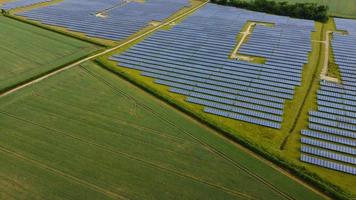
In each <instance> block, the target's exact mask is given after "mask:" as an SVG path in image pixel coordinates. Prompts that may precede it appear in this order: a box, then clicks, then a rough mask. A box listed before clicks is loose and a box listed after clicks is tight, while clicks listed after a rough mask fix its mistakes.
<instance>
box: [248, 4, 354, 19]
mask: <svg viewBox="0 0 356 200" xmlns="http://www.w3.org/2000/svg"><path fill="white" fill-rule="evenodd" d="M246 1H253V0H246ZM273 1H276V2H282V1H286V0H273ZM288 2H289V3H316V4H318V5H325V6H328V7H329V14H330V15H332V16H337V17H346V18H356V1H355V0H340V1H338V0H288Z"/></svg>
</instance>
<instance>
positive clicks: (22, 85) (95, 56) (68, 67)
mask: <svg viewBox="0 0 356 200" xmlns="http://www.w3.org/2000/svg"><path fill="white" fill-rule="evenodd" d="M207 3H208V1H206V2H204V3H202V4H200V5H198V6H196V7H194V8H192V9H191V10H189V11H187V12H185V13H182V14H181V15H178V16H177V17H175V18H173V19H171V20H169V21H167V22H164V23H162V24H160V25H158V26H157V27H155V28H153V29H151V30H148V31H146V32H145V33H142V34H141V35H138V36H136V37H134V38H132V39H130V40H128V41H126V42H124V43H122V44H119V45H117V46H114V47H112V48H109V49H106V50H104V51H102V52H100V53H97V54H94V55H91V56H89V57H86V58H83V59H81V60H79V61H76V62H74V63H71V64H69V65H66V66H64V67H61V68H60V69H57V70H54V71H52V72H50V73H48V74H46V75H44V76H41V77H39V78H36V79H34V80H31V81H29V82H26V83H23V84H19V85H18V86H17V87H15V88H12V89H10V90H8V91H5V92H3V93H0V98H2V97H5V96H8V95H10V94H12V93H14V92H16V91H19V90H21V89H23V88H26V87H28V86H31V85H33V84H35V83H38V82H41V81H42V80H45V79H47V78H50V77H52V76H54V75H56V74H58V73H61V72H63V71H66V70H68V69H71V68H73V67H75V66H77V65H80V64H82V63H84V62H86V61H89V60H92V59H95V58H97V57H100V56H102V55H105V54H108V53H110V52H113V51H115V50H117V49H119V48H121V47H123V46H125V45H128V44H130V43H132V42H134V41H136V40H138V39H141V38H143V37H145V36H147V35H149V34H151V33H153V32H155V31H157V30H159V29H161V28H162V27H164V26H167V25H169V24H171V23H172V22H174V21H176V20H179V19H181V18H183V17H185V16H187V15H189V14H191V13H193V12H195V11H196V10H198V9H200V8H201V7H203V6H205V5H206V4H207Z"/></svg>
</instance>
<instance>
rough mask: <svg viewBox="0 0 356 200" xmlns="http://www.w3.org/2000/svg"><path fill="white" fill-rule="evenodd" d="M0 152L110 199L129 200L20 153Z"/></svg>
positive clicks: (2, 149)
mask: <svg viewBox="0 0 356 200" xmlns="http://www.w3.org/2000/svg"><path fill="white" fill-rule="evenodd" d="M0 151H2V152H4V153H6V154H9V155H11V156H13V157H16V158H18V159H21V160H23V161H26V162H29V163H32V164H34V165H35V166H37V167H39V168H42V169H45V170H47V171H50V172H52V173H54V174H57V175H59V176H62V177H64V178H67V179H70V180H72V181H74V182H75V183H78V184H79V185H83V186H86V187H88V188H90V189H92V190H94V191H97V192H100V193H101V194H104V195H105V196H107V197H109V198H111V199H128V198H126V197H123V196H121V195H119V194H116V193H113V192H111V191H108V190H106V189H104V188H101V187H99V186H97V185H95V184H92V183H89V182H87V181H85V180H82V179H80V178H78V177H75V176H73V175H70V174H67V173H65V172H63V171H61V170H58V169H56V168H53V167H51V166H48V165H46V164H44V163H41V162H39V161H36V160H34V159H31V158H27V157H25V156H23V155H21V154H19V153H16V152H14V151H11V150H8V149H6V148H4V147H3V146H0Z"/></svg>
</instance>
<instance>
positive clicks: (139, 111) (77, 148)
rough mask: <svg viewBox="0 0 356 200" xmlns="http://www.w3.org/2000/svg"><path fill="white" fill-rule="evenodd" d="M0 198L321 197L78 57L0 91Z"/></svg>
mask: <svg viewBox="0 0 356 200" xmlns="http://www.w3.org/2000/svg"><path fill="white" fill-rule="evenodd" d="M0 132H1V134H0V162H1V165H0V177H1V178H0V199H26V200H27V199H322V197H321V196H319V195H318V194H317V193H315V192H313V191H312V190H310V189H307V188H306V187H305V186H303V185H301V184H299V183H298V182H296V181H294V180H293V179H291V178H290V177H288V176H286V175H284V174H282V173H281V172H280V171H278V170H277V169H276V168H273V167H271V165H270V164H267V163H266V162H265V161H261V160H259V159H257V158H256V157H254V156H252V155H251V154H250V153H248V152H246V151H245V150H242V149H241V148H240V147H238V146H236V145H235V144H233V143H232V142H230V141H228V140H226V139H224V138H222V137H221V136H219V134H217V133H215V132H213V131H211V130H209V129H207V128H205V127H203V126H202V125H199V124H198V123H195V122H194V121H192V120H191V119H189V118H187V117H186V116H185V115H183V114H181V113H179V112H178V111H176V110H174V109H172V108H171V107H170V106H168V105H166V104H163V103H162V102H160V101H158V100H156V99H155V98H154V97H152V96H150V95H148V94H146V93H144V92H142V90H140V89H138V88H135V87H134V86H132V85H131V84H130V83H128V82H126V81H124V80H122V79H120V78H118V77H117V76H116V75H113V74H112V73H110V72H108V71H106V70H104V69H102V68H100V67H98V66H96V65H95V64H92V63H86V64H84V65H83V66H81V67H79V66H78V67H76V68H73V69H71V70H68V71H65V72H62V73H60V74H58V75H56V76H54V77H52V78H50V79H47V80H44V81H43V82H41V83H38V84H35V85H32V86H30V87H28V88H26V89H23V90H21V91H18V92H17V93H15V94H11V95H9V96H6V97H4V98H1V99H0Z"/></svg>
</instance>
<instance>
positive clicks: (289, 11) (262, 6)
mask: <svg viewBox="0 0 356 200" xmlns="http://www.w3.org/2000/svg"><path fill="white" fill-rule="evenodd" d="M211 2H212V3H217V4H220V5H227V6H235V7H238V8H244V9H249V10H253V11H258V12H266V13H270V14H276V15H283V16H290V17H295V18H301V19H311V20H316V21H322V22H325V21H326V20H327V19H328V6H324V5H318V4H316V3H295V4H290V3H289V2H288V1H282V2H275V1H273V0H253V1H246V0H211Z"/></svg>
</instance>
